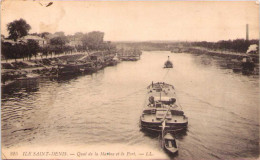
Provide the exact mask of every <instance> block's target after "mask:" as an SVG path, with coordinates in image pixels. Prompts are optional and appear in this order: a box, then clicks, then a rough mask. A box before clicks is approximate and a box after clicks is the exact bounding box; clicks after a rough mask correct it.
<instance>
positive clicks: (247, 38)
mask: <svg viewBox="0 0 260 160" xmlns="http://www.w3.org/2000/svg"><path fill="white" fill-rule="evenodd" d="M248 34H249V32H248V24H246V40H247V41H248V40H249V35H248Z"/></svg>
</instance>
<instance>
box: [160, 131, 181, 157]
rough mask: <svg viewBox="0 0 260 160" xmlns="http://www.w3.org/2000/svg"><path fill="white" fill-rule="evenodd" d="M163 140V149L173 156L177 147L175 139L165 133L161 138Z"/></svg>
mask: <svg viewBox="0 0 260 160" xmlns="http://www.w3.org/2000/svg"><path fill="white" fill-rule="evenodd" d="M162 140H163V148H164V149H165V150H166V151H167V152H168V153H170V154H175V153H177V152H178V146H177V143H176V140H175V138H174V137H173V136H172V135H171V134H170V133H166V134H165V136H164V137H163V138H162Z"/></svg>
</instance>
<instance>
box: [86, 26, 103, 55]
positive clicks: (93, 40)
mask: <svg viewBox="0 0 260 160" xmlns="http://www.w3.org/2000/svg"><path fill="white" fill-rule="evenodd" d="M103 38H104V32H99V31H93V32H89V33H87V34H85V35H84V36H83V37H82V42H83V46H84V47H85V48H88V49H91V50H98V49H99V47H100V45H101V44H102V43H103Z"/></svg>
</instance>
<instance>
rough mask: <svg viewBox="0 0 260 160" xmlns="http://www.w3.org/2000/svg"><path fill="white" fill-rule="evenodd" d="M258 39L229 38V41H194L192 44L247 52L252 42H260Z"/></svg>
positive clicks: (214, 48)
mask: <svg viewBox="0 0 260 160" xmlns="http://www.w3.org/2000/svg"><path fill="white" fill-rule="evenodd" d="M258 43H259V41H258V40H245V39H236V40H227V41H218V42H206V41H202V42H193V43H192V45H194V46H199V47H205V48H209V49H213V50H229V51H234V52H241V53H245V52H246V51H247V49H248V47H249V46H250V45H251V44H258Z"/></svg>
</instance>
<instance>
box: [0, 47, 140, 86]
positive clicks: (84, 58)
mask: <svg viewBox="0 0 260 160" xmlns="http://www.w3.org/2000/svg"><path fill="white" fill-rule="evenodd" d="M116 53H117V52H115V51H114V52H110V51H92V52H82V53H74V54H71V55H62V56H59V57H51V58H42V59H32V60H26V61H16V62H12V61H11V62H3V61H2V63H1V67H2V72H1V74H2V81H1V83H2V86H5V85H9V84H11V83H12V82H14V81H16V80H21V79H23V80H24V79H32V78H38V77H60V76H71V75H74V76H75V75H82V74H92V73H94V72H97V71H99V70H101V69H103V68H105V67H107V66H114V65H116V64H117V63H119V62H120V60H121V59H120V57H119V56H118V59H117V57H116V56H117V55H116ZM139 56H140V55H139ZM115 57H116V58H115ZM139 59H140V58H139ZM31 75H33V76H31Z"/></svg>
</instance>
